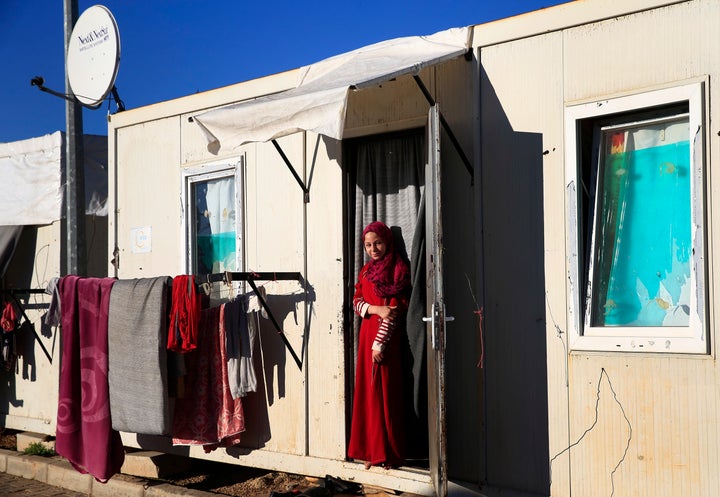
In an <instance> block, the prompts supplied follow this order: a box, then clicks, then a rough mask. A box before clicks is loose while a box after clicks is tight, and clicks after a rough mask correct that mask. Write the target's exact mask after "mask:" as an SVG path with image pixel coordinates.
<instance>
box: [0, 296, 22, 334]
mask: <svg viewBox="0 0 720 497" xmlns="http://www.w3.org/2000/svg"><path fill="white" fill-rule="evenodd" d="M17 322H18V313H17V309H15V304H13V303H12V302H11V301H9V300H8V301H7V302H5V305H4V306H3V312H2V317H0V327H2V330H3V331H4V332H5V333H9V332H11V331H15V328H16V327H17V324H18V323H17Z"/></svg>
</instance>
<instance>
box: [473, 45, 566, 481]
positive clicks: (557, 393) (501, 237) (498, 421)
mask: <svg viewBox="0 0 720 497" xmlns="http://www.w3.org/2000/svg"><path fill="white" fill-rule="evenodd" d="M561 57H562V37H561V35H560V34H559V33H553V34H549V35H543V36H538V37H535V38H532V39H527V40H519V41H516V42H513V43H508V44H503V45H497V46H493V47H488V48H484V49H482V50H481V52H480V61H481V64H482V71H483V75H482V76H481V78H482V79H481V102H480V109H481V122H482V128H481V133H482V134H481V137H482V140H481V149H482V164H481V167H482V181H483V211H484V213H485V214H484V225H485V230H484V232H485V238H484V241H485V272H486V282H485V287H486V301H485V306H486V320H485V326H486V351H487V380H486V391H485V396H486V398H487V419H486V424H487V437H488V442H487V443H488V447H487V457H488V461H487V480H488V482H489V484H490V485H494V486H502V487H505V488H515V489H522V490H526V491H531V492H535V493H538V494H543V493H544V492H546V491H547V484H548V483H547V482H548V480H549V474H548V471H549V469H548V467H549V464H548V459H549V456H548V452H550V453H553V452H559V451H560V450H562V448H563V447H565V446H566V445H567V435H566V433H565V432H564V430H563V429H562V426H563V423H566V419H567V408H566V406H567V399H566V395H567V393H566V390H565V386H564V380H565V369H564V366H563V365H564V364H565V362H566V353H565V348H564V346H563V342H562V341H561V340H558V339H557V338H553V339H552V340H551V339H549V338H548V339H547V342H546V338H545V323H544V322H543V316H545V318H546V320H547V321H548V323H549V322H551V320H552V319H554V320H556V322H557V324H558V325H559V326H560V327H564V325H565V323H564V320H565V312H564V309H565V304H564V302H563V300H562V299H563V298H564V292H565V289H564V282H563V280H562V279H561V280H559V281H558V280H554V279H552V278H548V277H547V276H544V275H543V255H542V254H543V253H545V254H548V257H549V258H551V260H556V261H560V262H562V261H563V260H564V239H563V236H562V234H563V232H564V225H563V222H562V217H559V216H545V217H544V218H543V212H549V211H553V212H554V211H557V210H562V208H563V199H564V197H563V195H562V194H560V195H558V193H557V192H556V191H554V190H553V185H555V184H556V183H557V184H562V177H563V162H562V151H561V150H562V132H563V127H562V115H563V114H562V88H563V87H562V58H561ZM545 272H546V273H547V269H546V271H545ZM545 278H547V281H545ZM546 291H547V293H548V307H547V308H546V305H545V298H544V294H545V292H546ZM550 330H552V331H553V337H554V336H555V335H554V328H552V327H551V328H550ZM550 330H548V332H550ZM546 361H547V362H546ZM546 364H553V365H556V366H557V368H558V369H554V368H553V369H551V370H550V372H549V373H547V370H548V369H547V366H546ZM548 374H549V375H550V376H551V382H550V383H548V382H547V378H546V377H547V375H548ZM548 385H549V386H548ZM548 409H549V411H548ZM548 412H549V414H548ZM547 416H549V417H550V419H551V420H552V422H553V427H554V429H553V430H551V431H550V434H548V428H547V423H548V418H547ZM566 465H567V459H566V458H560V459H559V460H557V461H555V462H554V464H553V467H552V469H553V475H552V477H553V481H554V482H555V483H554V485H555V487H554V488H555V489H560V488H566V485H567V474H566V472H565V471H563V470H562V469H561V468H563V466H566ZM556 491H557V490H556ZM558 495H563V493H559V494H558Z"/></svg>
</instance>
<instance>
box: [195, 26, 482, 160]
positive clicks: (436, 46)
mask: <svg viewBox="0 0 720 497" xmlns="http://www.w3.org/2000/svg"><path fill="white" fill-rule="evenodd" d="M470 33H471V31H470V30H469V29H468V28H452V29H448V30H446V31H441V32H439V33H435V34H433V35H430V36H409V37H404V38H396V39H393V40H388V41H383V42H380V43H376V44H374V45H369V46H367V47H363V48H360V49H357V50H354V51H352V52H348V53H344V54H341V55H337V56H335V57H331V58H329V59H325V60H323V61H320V62H317V63H315V64H312V65H309V66H306V67H304V68H302V69H301V71H300V76H299V80H298V83H297V85H296V87H295V88H292V89H290V90H286V91H283V92H280V93H276V94H273V95H267V96H264V97H260V98H257V99H254V100H248V101H245V102H240V103H238V104H234V105H231V106H228V107H222V108H219V109H215V110H211V111H208V112H205V113H202V114H199V115H197V116H194V121H195V122H196V123H198V125H199V126H200V127H201V128H202V129H203V131H204V132H205V135H206V137H207V139H208V146H209V148H212V147H215V148H218V147H223V148H225V149H232V148H235V147H238V146H240V145H242V144H244V143H250V142H265V141H268V140H272V139H275V138H279V137H281V136H285V135H289V134H291V133H295V132H297V131H302V130H306V131H312V132H315V133H319V134H322V135H325V136H328V137H330V138H334V139H337V140H339V139H341V138H342V135H343V128H344V125H345V109H346V104H347V96H348V91H349V90H350V89H351V88H352V89H362V88H367V87H370V86H373V85H377V84H380V83H382V82H385V81H388V80H390V79H393V78H396V77H398V76H402V75H406V74H417V73H418V72H419V71H420V70H421V69H423V68H425V67H428V66H432V65H435V64H438V63H440V62H443V61H445V60H449V59H453V58H455V57H458V56H460V55H463V54H465V53H466V52H467V51H468V47H469V46H470V40H469V34H470Z"/></svg>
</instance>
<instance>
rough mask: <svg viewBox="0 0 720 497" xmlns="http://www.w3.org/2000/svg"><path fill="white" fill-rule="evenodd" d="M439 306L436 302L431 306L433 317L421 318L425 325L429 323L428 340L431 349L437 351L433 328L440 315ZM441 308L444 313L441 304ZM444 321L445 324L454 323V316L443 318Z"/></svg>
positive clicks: (435, 334) (435, 335) (436, 340)
mask: <svg viewBox="0 0 720 497" xmlns="http://www.w3.org/2000/svg"><path fill="white" fill-rule="evenodd" d="M440 305H441V304H439V303H437V302H436V303H435V304H433V315H432V316H430V317H423V318H422V320H423V321H425V322H426V323H427V322H428V321H429V322H430V340H431V343H432V348H433V349H434V350H437V348H438V338H437V329H436V327H435V323H436V322H437V320H438V317H439V315H440ZM442 306H443V311H444V310H445V305H444V304H442ZM443 314H444V312H443ZM444 321H445V322H446V323H447V322H449V321H455V317H454V316H445V318H444ZM443 345H444V344H443Z"/></svg>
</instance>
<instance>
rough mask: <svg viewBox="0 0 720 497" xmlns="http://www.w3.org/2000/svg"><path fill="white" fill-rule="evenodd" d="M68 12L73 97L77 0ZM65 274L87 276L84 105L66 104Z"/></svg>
mask: <svg viewBox="0 0 720 497" xmlns="http://www.w3.org/2000/svg"><path fill="white" fill-rule="evenodd" d="M64 13H65V93H66V94H67V95H72V93H73V92H72V88H71V87H70V81H69V79H68V76H67V53H68V46H69V43H70V37H71V36H72V31H73V28H74V27H75V23H76V22H77V20H78V2H77V0H64ZM65 232H66V235H67V244H66V261H67V262H66V268H65V274H76V275H78V276H86V273H87V253H86V246H85V151H84V147H83V119H82V105H81V104H80V103H79V102H77V100H75V99H73V100H69V99H68V100H66V101H65Z"/></svg>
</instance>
